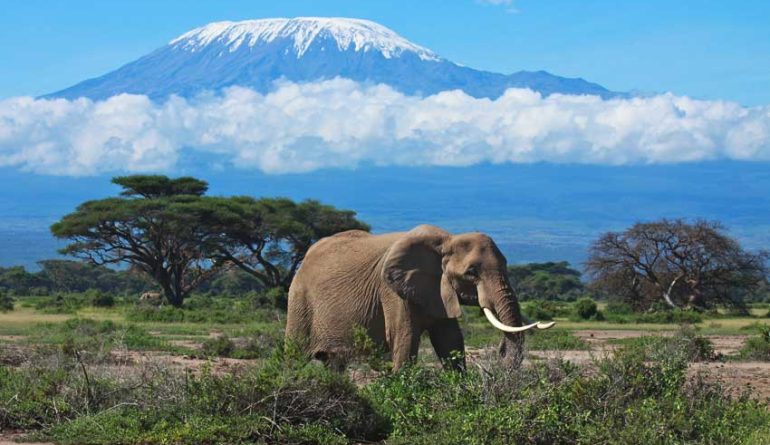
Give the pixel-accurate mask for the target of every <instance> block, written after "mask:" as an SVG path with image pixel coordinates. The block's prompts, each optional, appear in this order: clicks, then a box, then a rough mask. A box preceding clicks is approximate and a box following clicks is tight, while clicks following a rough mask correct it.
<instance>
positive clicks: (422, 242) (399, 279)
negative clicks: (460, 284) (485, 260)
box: [382, 226, 462, 318]
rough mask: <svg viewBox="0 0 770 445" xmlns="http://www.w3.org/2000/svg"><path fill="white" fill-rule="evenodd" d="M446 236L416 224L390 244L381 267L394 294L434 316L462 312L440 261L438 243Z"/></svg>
mask: <svg viewBox="0 0 770 445" xmlns="http://www.w3.org/2000/svg"><path fill="white" fill-rule="evenodd" d="M449 237H450V234H449V233H448V232H446V231H444V230H441V229H439V228H438V227H433V226H418V227H416V228H415V229H413V230H411V231H410V232H408V233H407V234H406V235H405V236H404V237H403V238H402V239H400V240H399V241H397V242H396V243H394V244H393V246H391V248H390V249H389V250H388V253H387V254H386V255H385V264H384V265H383V268H382V277H383V279H384V280H385V282H386V283H387V284H388V286H390V288H391V289H393V291H394V292H395V293H397V294H398V295H399V296H400V297H401V298H404V299H406V300H408V301H410V302H412V303H415V304H417V305H418V306H420V307H422V308H423V310H425V311H426V312H427V313H428V314H429V315H431V316H432V317H436V318H458V317H460V315H461V314H462V312H461V310H460V301H459V299H458V297H457V293H456V292H455V290H454V288H453V287H452V286H451V284H450V283H449V280H447V278H446V277H445V276H444V272H443V269H442V264H441V263H442V255H441V246H442V244H443V243H444V242H445V241H446V240H447V239H448V238H449Z"/></svg>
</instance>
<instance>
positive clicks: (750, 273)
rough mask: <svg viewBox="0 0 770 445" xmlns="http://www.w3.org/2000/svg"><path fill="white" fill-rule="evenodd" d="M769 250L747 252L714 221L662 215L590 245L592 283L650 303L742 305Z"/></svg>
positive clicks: (762, 272) (762, 278)
mask: <svg viewBox="0 0 770 445" xmlns="http://www.w3.org/2000/svg"><path fill="white" fill-rule="evenodd" d="M767 258H768V254H767V252H759V253H750V252H747V251H745V250H744V249H742V248H741V246H740V244H739V243H738V242H737V241H735V240H734V239H732V238H730V237H728V236H727V235H726V234H725V229H724V227H722V225H720V224H719V223H717V222H709V221H703V220H698V221H695V222H693V223H691V224H689V223H687V222H685V221H683V220H665V219H664V220H661V221H656V222H651V223H638V224H635V225H634V226H633V227H631V228H630V229H628V230H626V231H625V232H620V233H618V232H609V233H606V234H604V235H603V236H601V237H600V238H599V239H598V240H597V241H595V242H594V243H593V245H592V246H591V248H590V255H589V259H588V261H587V263H586V269H587V272H588V273H589V275H590V276H591V277H592V279H593V282H592V286H593V287H594V288H595V289H597V290H600V291H603V292H605V293H607V294H610V295H615V296H618V297H620V298H622V299H624V300H626V301H629V302H630V303H632V304H633V305H635V306H636V307H637V308H648V307H650V306H651V305H652V304H653V303H654V302H656V301H663V302H665V303H666V304H667V305H669V306H671V307H673V308H695V309H703V308H707V307H711V306H714V305H715V304H725V305H731V306H741V305H742V301H743V299H744V297H745V296H746V295H748V294H751V293H753V292H756V291H758V290H759V289H760V288H761V287H762V286H763V285H764V284H765V283H766V282H767V267H766V261H767Z"/></svg>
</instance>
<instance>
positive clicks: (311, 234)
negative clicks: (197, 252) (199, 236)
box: [205, 196, 369, 290]
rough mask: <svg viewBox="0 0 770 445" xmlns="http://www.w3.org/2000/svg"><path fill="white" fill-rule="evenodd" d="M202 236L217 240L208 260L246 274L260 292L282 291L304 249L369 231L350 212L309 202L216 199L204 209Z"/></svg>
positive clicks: (235, 198) (285, 287)
mask: <svg viewBox="0 0 770 445" xmlns="http://www.w3.org/2000/svg"><path fill="white" fill-rule="evenodd" d="M206 208H207V209H208V211H207V214H206V217H205V220H206V221H207V222H206V225H207V227H208V230H209V231H210V233H211V234H214V236H215V237H217V238H216V239H217V241H216V250H215V251H214V252H213V253H212V258H214V259H216V260H217V261H227V262H231V263H233V264H235V265H236V266H238V267H239V268H241V269H242V270H244V271H246V272H248V273H250V274H252V275H253V276H254V277H256V278H257V279H258V280H260V281H261V282H262V283H263V285H264V286H265V287H268V288H271V287H282V288H284V289H286V290H288V288H289V285H290V284H291V280H292V278H293V277H294V274H295V273H296V271H297V268H298V267H299V265H300V263H301V262H302V260H303V259H304V258H305V254H306V253H307V251H308V249H309V248H310V246H311V245H312V244H313V243H314V242H316V241H318V240H319V239H321V238H323V237H325V236H329V235H333V234H335V233H338V232H342V231H345V230H352V229H359V230H369V226H368V225H367V224H365V223H363V222H361V221H358V220H357V219H356V218H355V212H353V211H350V210H339V209H336V208H334V207H332V206H328V205H324V204H321V203H319V202H318V201H314V200H307V201H303V202H300V203H295V202H294V201H292V200H290V199H286V198H261V199H255V198H251V197H247V196H241V197H234V198H226V199H223V198H219V199H215V200H212V201H209V202H207V203H206Z"/></svg>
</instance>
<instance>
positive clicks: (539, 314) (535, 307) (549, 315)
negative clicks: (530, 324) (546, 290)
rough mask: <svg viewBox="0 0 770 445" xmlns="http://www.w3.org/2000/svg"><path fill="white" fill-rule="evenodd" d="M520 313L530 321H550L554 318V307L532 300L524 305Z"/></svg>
mask: <svg viewBox="0 0 770 445" xmlns="http://www.w3.org/2000/svg"><path fill="white" fill-rule="evenodd" d="M521 310H522V312H524V314H525V315H526V316H527V317H529V319H531V320H541V321H550V320H553V317H555V316H556V310H555V307H554V305H553V304H552V303H551V302H549V301H545V300H532V301H528V302H526V303H524V304H523V305H522V307H521Z"/></svg>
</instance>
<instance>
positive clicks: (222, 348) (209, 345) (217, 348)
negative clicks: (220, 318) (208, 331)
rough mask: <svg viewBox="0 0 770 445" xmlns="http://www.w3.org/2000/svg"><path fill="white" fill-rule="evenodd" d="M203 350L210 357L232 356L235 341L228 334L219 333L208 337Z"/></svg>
mask: <svg viewBox="0 0 770 445" xmlns="http://www.w3.org/2000/svg"><path fill="white" fill-rule="evenodd" d="M201 350H202V352H203V354H204V355H206V356H209V357H231V356H232V355H233V352H235V343H233V341H232V340H230V338H229V337H228V336H226V335H218V336H216V337H212V338H208V339H206V341H204V342H203V345H202V347H201Z"/></svg>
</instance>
